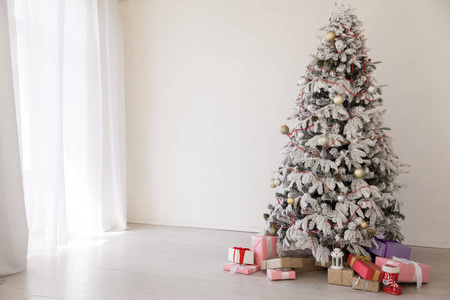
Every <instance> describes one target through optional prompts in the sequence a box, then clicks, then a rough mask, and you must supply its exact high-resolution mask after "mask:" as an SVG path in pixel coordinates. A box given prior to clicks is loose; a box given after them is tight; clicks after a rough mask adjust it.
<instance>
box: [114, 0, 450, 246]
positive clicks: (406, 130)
mask: <svg viewBox="0 0 450 300" xmlns="http://www.w3.org/2000/svg"><path fill="white" fill-rule="evenodd" d="M349 2H350V3H351V4H352V6H354V7H357V11H356V12H357V14H358V16H359V18H360V20H362V21H363V22H364V23H365V24H366V25H365V29H366V36H367V37H368V39H369V40H368V46H369V47H371V48H372V49H373V50H372V51H370V52H369V55H370V56H371V58H372V59H373V60H382V61H383V64H381V65H379V68H378V70H377V71H376V73H375V77H376V78H377V79H378V81H379V83H386V84H388V85H389V86H388V87H386V88H384V90H383V92H384V94H383V95H384V97H385V108H386V109H387V110H388V112H387V118H386V125H387V126H388V127H391V128H392V131H391V132H390V135H391V136H392V137H393V138H394V146H395V147H396V151H397V154H398V156H399V157H400V158H401V160H402V161H404V162H408V163H409V164H411V166H412V167H411V168H410V174H407V175H404V176H403V177H402V178H401V181H402V182H405V183H407V184H408V185H409V187H408V188H406V189H404V190H403V191H402V193H401V195H400V196H399V199H400V200H401V201H403V203H404V213H405V214H406V216H407V219H406V221H405V223H404V224H403V232H404V234H405V236H406V243H408V244H412V245H424V246H436V247H450V226H449V225H448V224H449V223H448V219H446V217H447V215H448V213H449V211H450V156H449V150H450V138H449V137H450V135H449V129H450V118H449V117H448V116H449V111H450V98H449V92H448V88H449V83H450V75H449V74H450V71H449V70H450V59H449V58H448V57H447V56H448V55H446V54H445V53H447V52H448V49H450V39H449V34H450V32H449V29H450V18H449V16H450V1H445V0H442V1H426V2H425V1H420V0H414V1H410V0H402V1H388V0H384V1H349ZM333 6H334V1H306V0H304V1H300V0H283V1H273V0H223V1H219V0H217V1H211V0H153V1H150V0H124V1H123V2H121V4H120V8H121V11H120V12H121V17H122V22H123V29H124V39H125V64H126V70H125V72H126V95H127V135H128V136H127V139H128V149H127V150H128V191H129V193H128V218H129V221H130V222H140V223H151V224H164V225H180V226H192V227H207V228H222V229H233V230H255V229H258V228H260V227H261V226H262V225H263V223H264V221H263V218H262V215H263V213H264V212H266V206H267V203H270V202H274V196H273V190H272V189H270V188H269V187H268V180H269V179H270V178H271V177H270V176H271V172H272V171H273V170H275V169H276V168H277V167H278V165H279V164H280V161H281V155H280V152H281V149H282V147H283V146H284V144H285V143H286V138H285V137H284V136H282V135H281V134H280V133H279V127H280V125H282V124H283V123H285V119H286V117H287V116H288V115H289V114H290V113H291V111H292V109H293V108H294V106H295V103H294V101H295V98H296V96H297V90H298V89H297V87H296V81H297V78H298V77H299V76H300V75H302V74H304V72H305V67H306V65H307V64H308V61H309V55H310V54H312V53H314V52H315V49H316V47H317V45H318V40H317V38H316V35H318V34H320V32H319V31H318V28H319V27H321V26H323V25H325V24H326V23H327V20H328V15H329V12H328V10H329V9H330V8H332V7H333Z"/></svg>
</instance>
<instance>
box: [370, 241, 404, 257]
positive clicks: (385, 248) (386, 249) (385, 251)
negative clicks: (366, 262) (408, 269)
mask: <svg viewBox="0 0 450 300" xmlns="http://www.w3.org/2000/svg"><path fill="white" fill-rule="evenodd" d="M375 240H376V241H379V242H380V243H383V244H385V245H386V247H384V254H383V257H386V253H387V251H388V247H389V246H388V244H387V243H388V242H389V243H397V244H400V242H397V241H391V240H387V239H380V238H377V237H375Z"/></svg>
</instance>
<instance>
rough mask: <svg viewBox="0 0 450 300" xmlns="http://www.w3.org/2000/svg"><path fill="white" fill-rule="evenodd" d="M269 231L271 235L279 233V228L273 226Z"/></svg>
mask: <svg viewBox="0 0 450 300" xmlns="http://www.w3.org/2000/svg"><path fill="white" fill-rule="evenodd" d="M268 233H269V234H270V235H277V229H276V228H275V227H274V226H272V227H270V229H269V232H268Z"/></svg>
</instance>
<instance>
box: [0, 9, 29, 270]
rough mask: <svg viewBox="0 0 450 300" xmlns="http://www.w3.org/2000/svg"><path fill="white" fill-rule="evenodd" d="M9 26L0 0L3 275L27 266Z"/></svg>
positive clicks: (0, 231) (0, 247)
mask: <svg viewBox="0 0 450 300" xmlns="http://www.w3.org/2000/svg"><path fill="white" fill-rule="evenodd" d="M8 28H9V26H8V19H7V6H6V2H3V1H0V277H3V276H6V275H10V274H14V273H17V272H20V271H22V270H24V269H25V268H26V266H27V241H28V229H27V220H26V217H25V207H24V196H23V186H22V174H21V171H20V152H19V138H18V130H17V121H16V108H15V103H14V87H13V77H12V64H11V54H10V48H9V44H10V43H9V32H8V31H9V30H8Z"/></svg>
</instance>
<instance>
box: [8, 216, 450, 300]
mask: <svg viewBox="0 0 450 300" xmlns="http://www.w3.org/2000/svg"><path fill="white" fill-rule="evenodd" d="M250 236H251V234H250V233H242V232H233V231H220V230H208V229H192V228H180V227H165V226H151V225H138V224H130V230H129V231H126V232H121V233H109V234H105V235H102V236H97V237H84V238H77V239H75V240H72V242H71V244H70V246H69V247H67V248H64V249H63V250H61V251H60V252H59V254H57V255H52V254H46V255H44V254H42V255H34V256H31V257H30V258H29V263H28V270H27V271H24V272H22V273H19V274H16V275H13V276H9V277H4V278H2V282H3V284H2V285H0V299H7V300H10V299H76V300H81V299H108V300H114V299H126V300H134V299H271V300H278V299H361V297H364V298H365V299H392V297H394V296H391V295H388V294H386V293H383V292H380V293H376V294H375V293H370V292H362V291H356V290H353V289H351V288H349V287H342V286H333V285H329V284H327V275H326V271H316V272H309V273H302V274H298V276H297V279H295V280H290V281H287V280H286V281H274V282H272V281H270V280H268V279H267V278H266V277H265V272H262V271H260V272H257V273H255V274H253V275H249V276H247V275H240V274H236V275H230V274H229V273H227V272H225V271H222V265H223V264H224V263H226V255H227V248H228V247H230V246H249V245H250ZM411 259H413V260H416V261H420V262H424V263H427V264H430V265H431V283H429V284H424V286H423V288H422V289H421V290H416V288H415V285H414V284H402V287H403V291H404V296H403V298H405V299H450V250H444V249H433V248H419V247H415V248H414V249H413V252H412V257H411Z"/></svg>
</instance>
